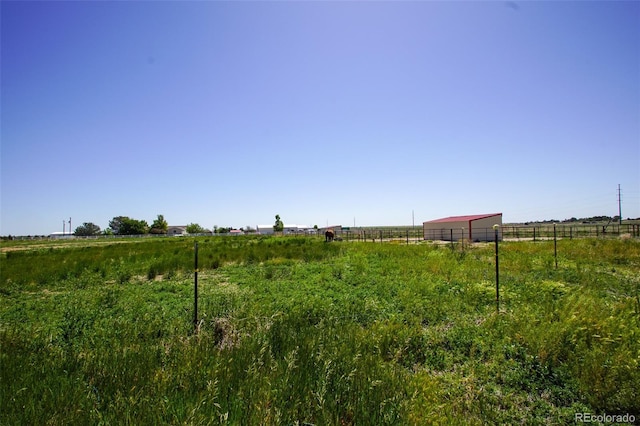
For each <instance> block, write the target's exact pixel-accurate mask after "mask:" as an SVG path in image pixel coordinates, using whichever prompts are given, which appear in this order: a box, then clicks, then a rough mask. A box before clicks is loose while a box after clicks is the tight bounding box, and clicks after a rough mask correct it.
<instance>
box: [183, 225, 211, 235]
mask: <svg viewBox="0 0 640 426" xmlns="http://www.w3.org/2000/svg"><path fill="white" fill-rule="evenodd" d="M205 232H207V230H206V229H204V228H203V227H202V226H200V225H198V224H197V223H190V224H188V225H187V234H204V233H205Z"/></svg>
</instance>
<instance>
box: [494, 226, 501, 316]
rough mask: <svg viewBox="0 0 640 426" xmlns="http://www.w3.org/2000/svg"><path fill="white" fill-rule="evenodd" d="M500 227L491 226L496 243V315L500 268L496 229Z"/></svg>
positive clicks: (498, 305)
mask: <svg viewBox="0 0 640 426" xmlns="http://www.w3.org/2000/svg"><path fill="white" fill-rule="evenodd" d="M499 228H500V226H499V225H498V224H495V225H493V229H494V231H495V237H494V238H495V243H496V313H498V314H499V313H500V266H499V258H498V233H499V231H498V229H499Z"/></svg>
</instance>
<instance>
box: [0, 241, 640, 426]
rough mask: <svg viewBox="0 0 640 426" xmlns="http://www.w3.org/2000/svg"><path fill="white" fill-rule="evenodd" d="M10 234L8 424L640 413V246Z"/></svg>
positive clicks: (451, 419) (1, 354) (567, 419)
mask: <svg viewBox="0 0 640 426" xmlns="http://www.w3.org/2000/svg"><path fill="white" fill-rule="evenodd" d="M193 242H194V240H193V239H184V238H163V239H143V240H136V241H127V242H111V241H104V242H103V241H98V242H92V243H91V245H81V244H77V243H74V244H71V243H69V244H64V243H62V244H61V243H59V242H58V243H55V245H54V243H51V244H38V245H27V246H21V245H20V244H18V243H13V244H12V245H11V246H7V245H6V244H5V245H3V246H1V247H2V249H3V251H2V252H1V254H0V398H1V400H0V402H1V406H0V424H54V425H58V424H59V425H62V424H64V425H67V424H78V425H86V424H122V423H129V424H234V425H235V424H242V425H246V424H251V425H262V424H272V425H281V424H282V425H291V424H300V425H302V424H307V425H308V424H313V425H350V424H354V425H355V424H359V425H379V424H462V423H464V424H478V425H479V424H486V423H510V424H514V423H526V424H558V423H573V421H574V415H575V413H583V412H587V413H593V414H600V413H607V414H618V413H621V414H625V413H630V414H635V415H636V418H640V416H639V414H640V365H639V364H640V296H639V294H640V242H639V241H638V240H633V239H626V240H620V239H582V240H573V241H569V240H561V241H559V242H558V268H557V269H556V268H555V267H554V266H555V262H554V257H553V242H545V241H539V242H535V243H534V242H509V243H502V244H501V246H500V294H501V301H500V302H501V305H500V308H501V312H500V314H496V303H495V275H494V271H495V266H494V265H495V264H494V251H493V250H494V248H493V245H491V244H486V245H483V244H477V245H474V246H472V247H468V246H467V247H465V249H464V250H463V249H462V248H461V247H460V246H457V245H456V246H454V247H451V246H450V245H447V246H437V245H431V244H415V245H405V244H400V243H398V244H391V243H387V244H372V243H355V242H351V243H331V244H325V243H323V242H321V241H319V240H317V239H308V238H292V237H287V238H278V237H246V238H243V237H237V238H236V237H234V238H220V237H218V238H216V237H211V238H199V239H198V243H199V277H198V278H199V280H198V281H199V318H200V322H199V330H198V332H194V327H193V322H192V321H193V272H194V264H193V263H194V260H193V257H194V250H193Z"/></svg>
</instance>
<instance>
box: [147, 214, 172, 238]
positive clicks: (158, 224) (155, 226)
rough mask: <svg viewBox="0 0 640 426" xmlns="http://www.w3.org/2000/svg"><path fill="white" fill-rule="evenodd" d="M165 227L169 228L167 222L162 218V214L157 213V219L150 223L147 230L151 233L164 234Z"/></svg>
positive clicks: (165, 231)
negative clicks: (149, 227)
mask: <svg viewBox="0 0 640 426" xmlns="http://www.w3.org/2000/svg"><path fill="white" fill-rule="evenodd" d="M167 229H169V224H168V223H167V221H166V220H165V219H164V216H163V215H161V214H159V215H158V217H157V219H156V220H154V221H153V223H152V224H151V230H149V232H150V233H152V234H166V233H167Z"/></svg>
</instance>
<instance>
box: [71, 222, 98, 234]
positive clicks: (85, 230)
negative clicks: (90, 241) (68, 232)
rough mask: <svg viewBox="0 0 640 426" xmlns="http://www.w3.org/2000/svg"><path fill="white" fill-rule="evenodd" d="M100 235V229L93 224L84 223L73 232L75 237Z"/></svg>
mask: <svg viewBox="0 0 640 426" xmlns="http://www.w3.org/2000/svg"><path fill="white" fill-rule="evenodd" d="M98 234H100V227H99V226H98V225H96V224H94V223H91V222H85V223H83V224H82V225H80V226H78V227H77V228H76V230H75V231H74V232H73V235H75V236H77V237H92V236H94V235H98Z"/></svg>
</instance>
